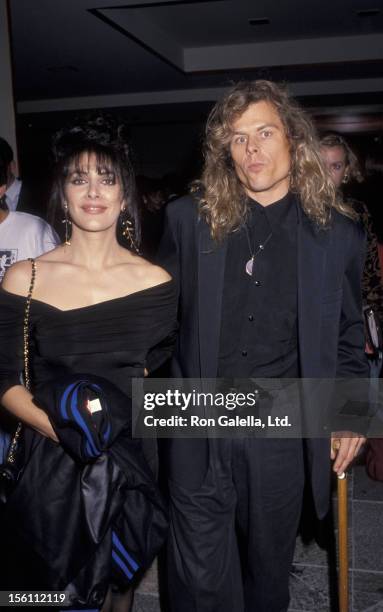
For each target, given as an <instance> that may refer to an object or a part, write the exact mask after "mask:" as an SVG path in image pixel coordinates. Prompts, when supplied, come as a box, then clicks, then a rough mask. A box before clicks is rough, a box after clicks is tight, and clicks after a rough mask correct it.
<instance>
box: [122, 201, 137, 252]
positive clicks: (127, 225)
mask: <svg viewBox="0 0 383 612" xmlns="http://www.w3.org/2000/svg"><path fill="white" fill-rule="evenodd" d="M121 225H122V235H123V236H124V238H125V239H126V240H127V241H128V243H129V246H130V248H131V249H132V250H133V251H135V252H136V253H139V252H140V249H139V248H138V246H137V243H136V241H135V239H134V227H133V223H132V221H131V220H130V219H129V217H127V215H126V207H124V208H122V209H121Z"/></svg>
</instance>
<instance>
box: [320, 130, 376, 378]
mask: <svg viewBox="0 0 383 612" xmlns="http://www.w3.org/2000/svg"><path fill="white" fill-rule="evenodd" d="M320 145H321V154H322V157H323V159H324V162H325V164H326V167H327V169H328V171H329V173H330V175H331V178H332V180H333V182H334V185H335V186H336V188H337V189H338V191H339V193H340V194H342V197H343V198H344V199H345V201H346V202H347V204H349V205H350V206H352V208H353V209H354V210H355V211H356V212H357V214H358V215H359V217H360V220H361V222H362V224H363V226H364V229H365V231H366V235H367V251H366V260H365V264H364V269H363V277H362V293H363V305H364V307H368V306H369V307H372V308H373V310H374V312H375V314H376V316H377V318H378V321H379V325H380V326H382V325H383V282H382V276H381V269H380V261H379V249H378V240H377V237H376V234H375V232H374V229H373V224H372V218H371V215H370V213H369V211H368V208H367V206H366V204H365V203H363V202H360V201H359V200H356V199H354V198H352V197H345V196H343V189H344V187H345V186H346V185H347V186H349V185H350V184H351V186H352V183H360V182H362V181H363V174H362V171H361V168H360V165H359V162H358V159H357V157H356V155H355V153H354V152H353V151H352V149H351V147H350V145H349V144H348V142H347V141H346V140H345V138H343V136H340V135H339V134H334V133H331V134H326V135H325V136H323V138H321V141H320ZM366 353H367V355H368V360H369V364H370V374H371V377H372V378H378V377H379V374H380V372H381V369H382V351H381V350H380V351H379V350H378V351H374V350H373V348H372V347H371V346H370V345H369V342H368V339H367V340H366Z"/></svg>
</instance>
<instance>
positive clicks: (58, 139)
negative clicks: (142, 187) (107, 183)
mask: <svg viewBox="0 0 383 612" xmlns="http://www.w3.org/2000/svg"><path fill="white" fill-rule="evenodd" d="M126 132H127V130H126V126H125V125H124V124H123V123H121V122H119V121H117V120H116V119H114V118H113V117H111V116H109V115H106V114H103V113H97V114H91V115H87V116H86V117H85V118H83V119H82V120H78V121H75V122H74V123H72V124H71V125H68V126H67V127H65V128H63V129H61V130H59V131H58V132H57V133H56V134H55V135H54V136H53V141H52V153H53V158H54V162H55V168H54V176H53V182H52V188H51V194H50V199H49V209H50V221H51V222H52V223H54V222H55V221H57V220H58V219H59V216H60V215H61V217H62V209H63V203H64V200H65V196H64V188H65V183H66V180H67V178H68V175H69V172H70V171H71V169H73V168H75V169H76V170H81V168H80V158H81V156H82V155H83V154H84V153H88V154H93V155H95V157H96V162H97V169H100V170H101V169H103V170H105V169H107V170H108V171H109V172H113V173H114V174H115V175H116V178H117V180H118V182H119V183H120V185H121V188H122V191H123V197H124V200H125V204H126V214H127V219H129V220H130V221H131V222H132V224H133V227H134V240H135V243H136V244H137V245H138V244H139V243H140V238H141V229H140V218H139V217H140V216H139V207H138V201H137V195H136V183H135V177H134V171H133V166H132V162H131V158H130V147H129V145H128V137H127V133H126Z"/></svg>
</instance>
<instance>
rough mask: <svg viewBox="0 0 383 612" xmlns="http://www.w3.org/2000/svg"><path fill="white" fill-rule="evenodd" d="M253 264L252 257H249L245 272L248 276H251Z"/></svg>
mask: <svg viewBox="0 0 383 612" xmlns="http://www.w3.org/2000/svg"><path fill="white" fill-rule="evenodd" d="M253 264H254V257H252V258H251V259H249V261H248V262H247V264H246V268H245V269H246V273H247V274H248V275H249V276H253Z"/></svg>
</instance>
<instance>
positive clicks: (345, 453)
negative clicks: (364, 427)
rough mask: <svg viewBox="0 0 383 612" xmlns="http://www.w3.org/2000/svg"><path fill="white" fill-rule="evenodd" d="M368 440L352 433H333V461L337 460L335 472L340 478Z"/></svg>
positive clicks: (334, 466)
mask: <svg viewBox="0 0 383 612" xmlns="http://www.w3.org/2000/svg"><path fill="white" fill-rule="evenodd" d="M365 441H366V438H365V437H364V436H361V435H359V434H356V433H353V432H351V431H342V432H336V433H333V434H332V436H331V459H335V462H334V465H333V470H334V472H336V473H337V475H338V476H340V475H341V474H342V473H343V472H345V471H346V469H347V468H348V466H349V465H350V463H351V462H352V461H353V459H355V457H356V456H357V455H358V453H359V451H360V449H361V448H362V446H363V444H364V443H365Z"/></svg>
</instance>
